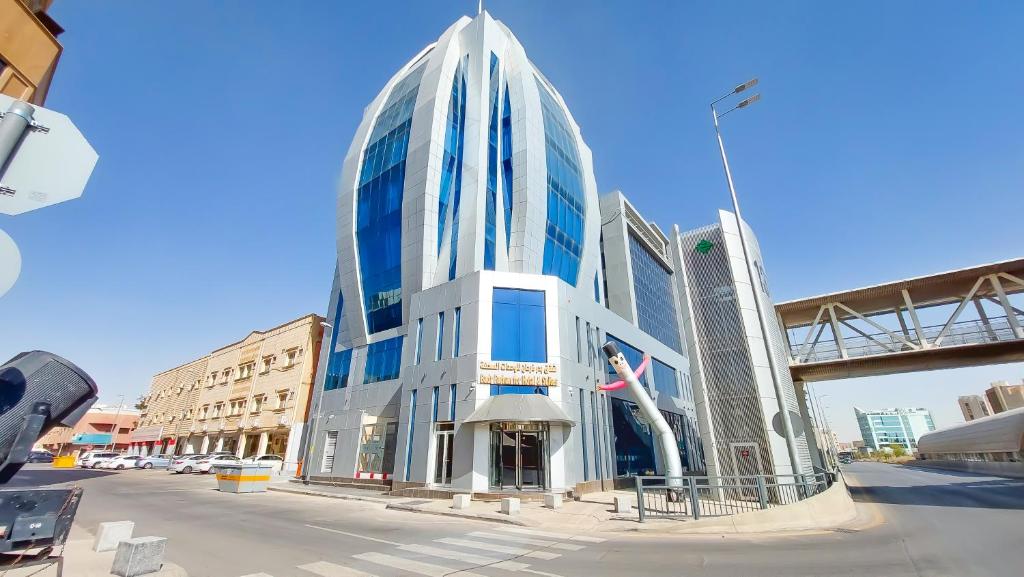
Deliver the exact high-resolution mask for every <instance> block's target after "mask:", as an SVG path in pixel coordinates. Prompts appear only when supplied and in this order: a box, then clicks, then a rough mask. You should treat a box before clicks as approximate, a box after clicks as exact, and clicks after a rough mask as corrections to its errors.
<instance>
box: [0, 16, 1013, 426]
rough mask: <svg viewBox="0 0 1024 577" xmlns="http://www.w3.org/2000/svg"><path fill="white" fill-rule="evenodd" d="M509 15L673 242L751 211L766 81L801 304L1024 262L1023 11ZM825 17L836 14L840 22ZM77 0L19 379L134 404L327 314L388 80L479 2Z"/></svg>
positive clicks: (944, 412)
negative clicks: (77, 161)
mask: <svg viewBox="0 0 1024 577" xmlns="http://www.w3.org/2000/svg"><path fill="white" fill-rule="evenodd" d="M606 4H610V3H604V2H591V1H577V2H551V1H549V0H514V1H513V0H504V1H499V0H491V1H489V2H487V3H486V5H487V7H488V8H489V10H490V12H491V13H492V14H493V15H494V16H495V17H496V18H498V19H500V20H503V21H504V22H505V23H506V24H507V25H508V26H509V27H510V28H511V29H512V30H513V32H515V34H516V35H517V36H518V37H519V40H520V41H521V42H522V43H523V45H524V46H525V47H526V50H527V53H528V54H529V56H530V57H531V58H532V59H533V61H534V62H535V63H536V64H537V65H538V66H539V67H540V68H541V70H543V71H544V73H545V74H546V75H547V76H548V78H550V79H551V81H552V82H553V83H554V84H555V85H556V86H557V87H558V88H559V90H560V91H561V92H562V94H563V96H564V97H565V99H566V101H567V102H568V104H569V107H570V109H571V110H572V112H573V114H574V116H575V118H576V120H577V122H578V123H579V124H580V126H581V127H582V129H583V134H584V138H585V139H586V140H587V142H588V144H589V145H590V147H591V149H592V150H593V152H594V163H595V169H596V172H597V180H598V186H599V189H600V190H602V191H607V190H610V189H613V188H620V189H622V190H623V191H624V192H625V193H626V194H627V195H629V197H630V198H631V199H632V200H633V201H634V202H635V203H636V204H637V206H638V207H639V208H640V210H641V211H643V212H644V213H645V214H646V215H648V217H653V218H655V219H656V220H657V222H658V223H659V224H660V225H661V226H662V227H665V228H667V227H669V226H671V224H673V223H678V224H679V225H680V226H681V227H683V228H691V227H696V226H700V225H703V224H706V223H708V222H710V221H711V220H712V219H713V218H714V217H715V210H716V209H718V208H723V207H726V206H727V204H728V197H727V192H726V188H725V184H724V179H723V177H722V172H721V166H720V164H719V160H718V152H717V150H716V146H715V142H714V139H713V132H712V130H711V126H710V122H709V121H710V118H709V113H708V108H707V104H708V102H709V101H710V100H711V99H713V98H714V97H716V96H718V95H719V94H720V93H722V92H723V91H726V90H728V89H729V88H731V87H732V86H733V85H735V84H737V83H739V82H742V81H744V80H746V79H747V78H749V77H751V76H754V75H757V76H759V77H760V78H761V85H760V87H759V88H760V90H761V91H762V92H763V94H764V99H763V100H762V101H761V102H760V103H758V104H757V105H755V106H753V107H751V108H749V109H747V110H744V111H741V112H738V113H736V114H734V115H730V116H729V117H727V119H726V123H725V127H724V130H725V136H726V139H727V145H728V147H729V151H730V156H731V160H732V162H733V165H734V172H735V177H736V184H737V187H738V189H739V192H740V195H741V197H742V199H743V203H744V211H745V215H746V217H747V218H748V220H750V221H751V223H752V224H753V226H754V227H755V229H756V231H757V233H758V235H759V237H760V240H761V244H762V246H763V248H764V251H765V253H766V261H767V267H768V273H769V278H770V282H771V286H772V290H773V294H774V296H775V297H776V298H777V299H780V300H784V299H790V298H797V297H801V296H808V295H811V294H817V293H822V292H827V291H832V290H839V289H844V288H851V287H854V286H861V285H865V284H872V283H876V282H881V281H886V280H892V279H896V278H902V277H907V276H912V275H918V274H927V273H931V272H938V271H942V270H947V269H951V268H956V267H961V266H968V265H972V264H977V263H981V262H987V261H994V260H1000V259H1005V258H1012V257H1017V256H1021V253H1024V250H1022V249H1024V241H1022V236H1021V232H1020V231H1021V228H1020V227H1021V219H1020V215H1021V214H1024V193H1022V190H1024V139H1022V138H1021V129H1022V127H1024V112H1022V110H1021V107H1020V105H1019V102H1020V98H1021V95H1022V94H1024V59H1022V58H1021V57H1020V55H1021V54H1024V35H1021V33H1020V23H1021V22H1024V4H1022V3H1019V2H989V3H984V4H977V5H970V6H968V5H965V4H963V3H960V2H929V3H923V2H918V3H912V2H874V3H867V2H857V3H846V4H841V3H840V4H837V3H819V2H810V1H808V2H771V3H765V2H714V3H708V2H702V3H696V2H687V3H681V2H651V3H641V2H619V3H616V4H614V5H606ZM826 4H827V5H826ZM300 5H301V7H302V9H294V10H283V9H282V8H283V7H285V6H286V4H283V3H281V2H279V1H269V0H265V1H249V2H200V1H191V2H174V3H167V2H163V3H156V2H77V1H72V0H58V2H56V3H55V4H54V7H53V10H52V15H53V17H54V18H55V19H56V20H57V21H58V22H60V23H61V25H62V26H64V27H65V28H66V29H67V32H66V33H65V34H64V35H63V36H62V37H61V40H62V42H63V44H64V47H65V51H64V55H63V57H62V58H61V62H60V67H59V69H58V71H57V76H56V79H55V81H54V83H53V86H52V89H51V90H50V96H49V100H48V102H47V106H49V107H50V108H54V109H57V110H60V111H63V112H65V113H67V114H69V115H70V116H71V117H72V118H73V119H74V120H75V121H76V123H77V124H78V126H79V128H81V129H82V131H83V132H84V133H85V134H86V135H87V136H88V137H89V139H90V141H91V142H92V144H93V146H94V147H95V148H96V149H97V151H98V152H99V154H100V160H99V164H98V166H97V168H96V172H95V173H94V174H93V177H92V180H91V181H90V183H89V187H88V189H87V191H86V194H85V196H83V197H82V198H81V199H79V200H76V201H72V202H68V203H64V204H62V205H57V206H54V207H51V208H47V209H43V210H40V211H37V212H34V213H29V214H25V215H23V216H19V217H17V218H10V217H0V227H2V228H3V229H4V230H6V231H7V232H8V233H9V234H11V236H13V237H14V239H15V240H16V242H17V243H18V244H19V246H20V247H21V250H22V256H23V260H24V264H23V270H22V276H21V279H20V281H19V282H18V284H17V285H16V286H15V287H14V289H13V290H12V291H11V292H10V293H9V294H8V295H7V296H5V297H3V298H2V299H0V322H2V323H3V330H2V331H0V357H3V358H4V359H6V358H8V357H10V356H12V355H13V354H14V353H16V352H18V351H21V350H25V349H31V348H43V349H49V350H52V351H54V352H57V353H59V354H62V355H65V356H67V357H68V358H70V359H72V360H74V361H75V362H76V363H78V364H80V365H81V366H82V367H83V368H85V369H86V370H88V371H89V372H91V373H92V374H93V375H94V376H95V377H96V379H97V381H98V382H99V383H100V386H101V390H102V393H103V398H104V400H106V401H116V397H117V395H118V394H122V393H123V394H125V395H127V396H128V398H130V399H134V398H135V397H136V396H137V395H138V394H140V393H141V392H143V391H144V390H145V389H146V388H147V387H148V385H149V380H150V377H151V376H152V375H153V374H154V373H155V372H158V371H160V370H164V369H167V368H170V367H172V366H174V365H176V364H179V363H181V362H184V361H186V360H189V359H192V358H194V357H196V356H198V355H201V354H203V353H205V352H207V351H209V350H211V349H213V348H215V347H217V346H220V345H223V344H225V343H228V342H231V341H234V340H236V339H239V338H242V337H243V336H245V335H246V334H247V333H248V332H249V331H250V330H252V329H256V328H267V327H271V326H274V325H276V324H278V323H281V322H284V321H286V320H289V319H291V318H293V317H297V316H300V315H302V314H304V313H308V312H319V313H321V314H322V313H323V312H324V310H325V309H326V307H327V301H328V292H329V290H330V281H331V274H332V272H333V265H332V262H333V258H334V238H335V237H334V226H333V221H334V211H335V184H336V181H337V178H338V175H339V172H340V168H341V162H342V158H343V156H344V154H345V152H346V150H347V148H348V145H349V140H350V138H351V136H352V134H353V132H354V130H355V128H356V125H357V123H358V122H359V119H360V117H361V114H362V110H363V107H364V106H366V104H368V103H369V102H370V100H371V99H372V98H373V97H374V95H375V94H376V92H377V91H378V90H379V89H380V88H381V87H382V86H383V85H384V83H385V81H386V80H387V79H388V77H390V75H391V74H392V73H393V72H394V71H395V70H397V69H398V67H399V66H401V65H402V64H403V63H405V62H406V61H407V60H408V59H409V58H410V57H412V56H413V55H414V54H416V52H417V51H419V50H420V49H421V48H422V47H423V46H424V45H426V44H427V43H429V42H431V41H433V40H434V39H436V38H437V37H438V36H439V35H440V34H441V32H442V31H443V30H444V29H445V28H446V27H447V26H448V25H450V24H451V23H452V22H453V21H454V20H455V19H456V18H458V17H459V16H460V15H462V14H467V13H473V12H475V10H476V2H473V1H471V0H470V1H462V2H452V1H446V2H425V1H420V0H417V1H409V2H387V3H385V2H326V1H325V2H303V3H301V4H296V6H300ZM1021 377H1024V366H1022V365H1005V366H995V367H986V368H982V369H971V370H962V371H947V372H936V373H923V374H917V375H902V376H894V377H888V378H884V379H861V380H857V381H839V382H834V383H826V384H823V385H821V392H824V393H829V394H831V395H832V396H831V397H829V398H828V399H826V404H828V405H830V406H831V407H832V408H831V409H830V413H831V415H832V421H833V424H834V425H835V426H836V428H837V429H838V430H839V431H840V435H841V436H842V437H843V438H853V437H855V436H856V428H855V426H854V421H853V417H852V410H851V408H850V407H851V406H852V405H853V404H854V403H855V402H857V403H860V404H862V405H868V406H879V405H923V406H926V407H929V408H931V409H933V410H934V411H935V413H936V419H937V420H938V421H939V424H940V425H941V424H951V423H952V422H953V421H954V420H956V419H959V413H958V412H957V408H956V396H957V395H958V394H961V393H964V392H980V391H981V390H982V389H983V388H984V387H985V386H986V384H987V383H988V382H989V381H991V380H995V379H1010V380H1019V379H1020V378H1021Z"/></svg>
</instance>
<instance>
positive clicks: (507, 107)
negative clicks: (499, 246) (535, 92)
mask: <svg viewBox="0 0 1024 577" xmlns="http://www.w3.org/2000/svg"><path fill="white" fill-rule="evenodd" d="M501 110H502V112H501V177H502V182H501V190H502V193H503V197H504V201H505V251H506V252H508V250H509V247H510V246H511V244H512V104H511V103H510V102H509V99H508V83H507V82H506V83H505V101H504V103H502V105H501Z"/></svg>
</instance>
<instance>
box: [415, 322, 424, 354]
mask: <svg viewBox="0 0 1024 577" xmlns="http://www.w3.org/2000/svg"><path fill="white" fill-rule="evenodd" d="M413 356H414V358H413V364H415V365H418V364H420V360H422V358H423V318H422V317H420V318H419V319H416V353H415V354H414V355H413Z"/></svg>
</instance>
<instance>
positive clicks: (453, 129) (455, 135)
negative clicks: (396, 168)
mask: <svg viewBox="0 0 1024 577" xmlns="http://www.w3.org/2000/svg"><path fill="white" fill-rule="evenodd" d="M467 59H468V56H467V57H464V58H463V60H462V61H461V62H460V63H459V65H458V67H456V69H455V78H454V79H453V80H452V96H451V100H450V102H449V104H448V122H447V123H446V125H445V126H446V129H445V135H444V157H443V158H442V161H441V162H442V172H441V188H440V190H439V192H438V201H437V250H438V253H440V252H441V244H442V241H443V239H444V226H445V222H446V219H447V218H448V202H449V197H451V196H453V192H454V198H451V199H450V200H451V202H452V238H451V250H450V257H449V261H448V280H452V279H454V278H455V262H456V260H457V257H458V249H459V204H460V203H461V200H462V148H463V147H462V144H463V141H464V140H465V133H466V131H465V128H466V65H467V63H468V60H467Z"/></svg>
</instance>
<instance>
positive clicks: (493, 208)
mask: <svg viewBox="0 0 1024 577" xmlns="http://www.w3.org/2000/svg"><path fill="white" fill-rule="evenodd" d="M488 93H489V94H490V97H489V100H488V102H490V104H489V105H488V111H489V112H488V120H487V197H486V203H487V206H486V216H485V218H484V270H494V261H495V254H494V253H495V251H496V245H497V236H498V231H497V228H498V215H497V211H498V57H497V56H495V55H494V53H493V52H491V80H490V88H489V90H488Z"/></svg>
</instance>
